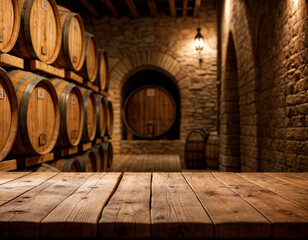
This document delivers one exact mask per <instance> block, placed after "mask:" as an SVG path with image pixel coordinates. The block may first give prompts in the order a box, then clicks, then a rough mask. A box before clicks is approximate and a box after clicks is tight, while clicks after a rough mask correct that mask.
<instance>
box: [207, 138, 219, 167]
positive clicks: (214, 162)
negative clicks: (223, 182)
mask: <svg viewBox="0 0 308 240" xmlns="http://www.w3.org/2000/svg"><path fill="white" fill-rule="evenodd" d="M206 164H207V166H208V167H209V168H211V169H218V167H219V141H218V136H217V135H210V136H209V139H208V141H207V144H206Z"/></svg>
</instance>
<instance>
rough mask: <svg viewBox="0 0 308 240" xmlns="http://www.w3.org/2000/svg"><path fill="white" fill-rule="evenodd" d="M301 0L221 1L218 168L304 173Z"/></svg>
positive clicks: (307, 71)
mask: <svg viewBox="0 0 308 240" xmlns="http://www.w3.org/2000/svg"><path fill="white" fill-rule="evenodd" d="M307 5H308V4H307V1H305V0H273V1H267V0H258V1H254V0H247V1H242V0H226V1H220V9H221V12H220V14H219V15H220V17H219V22H220V24H219V26H220V27H219V29H218V31H220V34H219V39H218V41H219V43H220V47H219V53H220V55H219V57H218V59H219V60H220V62H221V64H220V65H219V66H218V69H219V71H220V72H219V76H220V80H221V89H220V91H221V94H220V98H219V99H220V103H219V105H220V122H221V124H220V142H221V146H220V169H222V170H233V169H234V168H235V169H237V168H239V167H240V168H241V170H243V171H256V170H260V171H307V170H308V116H307V114H308V93H307V89H308V84H307V82H308V65H307V62H308V61H307V59H308V40H307V38H308V24H307V22H308V14H307V12H308V7H307ZM230 39H233V42H234V44H233V45H234V51H235V54H234V55H235V56H232V49H231V48H232V44H230V41H231V40H230ZM230 49H231V50H230ZM230 59H231V64H230V61H229V60H230ZM232 61H233V63H232ZM235 66H236V67H235ZM230 79H231V80H232V81H233V83H234V84H235V86H236V89H235V90H234V91H233V92H232V93H233V94H229V93H231V92H230V84H228V83H230V81H229V80H230ZM237 98H238V100H237ZM236 102H238V104H237V106H236V104H235V103H236ZM236 108H238V109H237V110H236ZM235 112H238V115H239V121H238V122H236V121H235V122H234V121H233V122H232V121H231V122H230V121H229V120H230V119H231V120H232V119H233V120H234V118H232V114H234V113H235ZM237 141H238V142H239V144H236V142H237ZM236 153H238V156H236Z"/></svg>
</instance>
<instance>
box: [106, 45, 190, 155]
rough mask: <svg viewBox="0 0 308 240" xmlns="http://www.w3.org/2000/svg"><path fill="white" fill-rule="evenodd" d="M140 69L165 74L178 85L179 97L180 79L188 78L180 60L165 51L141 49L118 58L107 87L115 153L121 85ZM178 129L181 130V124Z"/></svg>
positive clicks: (118, 144) (118, 138) (119, 127)
mask: <svg viewBox="0 0 308 240" xmlns="http://www.w3.org/2000/svg"><path fill="white" fill-rule="evenodd" d="M142 70H156V71H159V72H161V73H164V74H165V75H167V76H168V77H169V78H170V79H171V80H173V81H174V82H175V84H176V86H177V87H178V90H179V94H180V98H181V96H182V93H181V85H182V83H183V82H185V81H182V80H185V79H187V78H188V74H187V72H186V71H185V69H184V67H183V66H182V65H181V64H180V62H178V61H176V60H175V59H174V58H172V57H171V56H169V55H168V54H165V53H161V52H153V51H143V52H137V53H132V54H130V55H127V56H125V57H123V58H122V59H121V60H119V62H118V63H117V64H116V65H115V66H114V67H113V68H112V69H111V72H110V89H109V93H110V99H111V100H112V102H113V107H114V132H113V139H112V142H113V145H114V152H115V153H116V154H118V153H120V149H121V139H122V130H123V129H122V128H123V126H122V123H121V100H122V99H121V97H122V96H121V92H122V86H123V84H124V83H125V81H126V80H127V79H128V78H129V77H130V76H132V75H133V74H135V73H137V72H139V71H142ZM181 108H182V107H181ZM180 131H181V132H182V129H181V126H180ZM181 135H182V133H181Z"/></svg>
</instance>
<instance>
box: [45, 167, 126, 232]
mask: <svg viewBox="0 0 308 240" xmlns="http://www.w3.org/2000/svg"><path fill="white" fill-rule="evenodd" d="M120 176H121V174H120V173H95V174H94V175H92V176H91V177H89V178H87V180H86V181H85V182H84V183H83V184H82V185H81V186H80V187H79V188H78V189H77V190H76V192H74V193H73V194H72V195H71V196H69V197H68V198H67V199H65V200H64V201H63V202H61V203H60V204H59V205H58V206H57V207H56V208H55V209H54V210H53V211H52V212H51V213H49V214H48V216H47V217H46V218H45V219H44V220H43V221H42V224H41V226H42V228H41V231H42V236H43V237H46V238H48V237H50V238H52V237H54V238H55V237H57V238H64V237H78V238H80V237H83V238H84V237H85V238H87V237H88V238H91V237H96V235H97V222H98V220H99V218H100V215H101V212H102V209H103V207H104V205H105V204H106V202H107V201H108V199H109V198H110V195H111V194H112V193H113V192H114V190H115V188H116V186H117V185H118V182H119V180H120Z"/></svg>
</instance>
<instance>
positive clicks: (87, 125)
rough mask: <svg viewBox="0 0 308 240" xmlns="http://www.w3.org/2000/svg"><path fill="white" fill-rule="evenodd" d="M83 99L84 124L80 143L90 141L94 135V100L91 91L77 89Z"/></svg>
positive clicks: (95, 119)
mask: <svg viewBox="0 0 308 240" xmlns="http://www.w3.org/2000/svg"><path fill="white" fill-rule="evenodd" d="M79 88H80V90H81V93H82V97H83V106H84V122H83V131H82V137H81V141H83V142H89V141H92V140H93V139H94V137H95V134H96V127H97V125H96V121H97V117H96V100H95V95H94V93H93V91H91V90H89V89H86V88H82V87H79Z"/></svg>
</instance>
